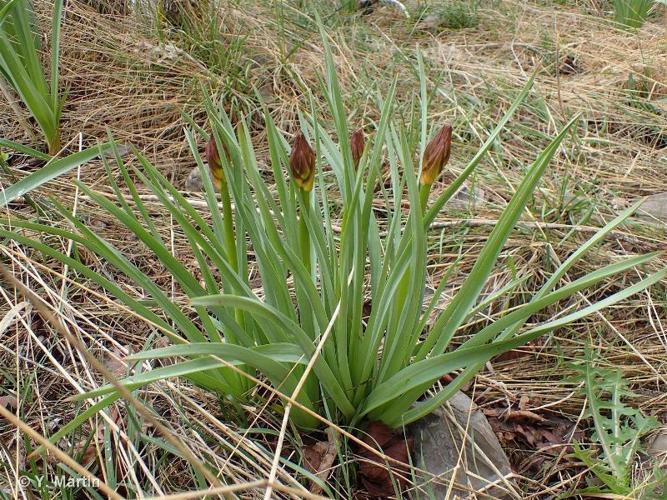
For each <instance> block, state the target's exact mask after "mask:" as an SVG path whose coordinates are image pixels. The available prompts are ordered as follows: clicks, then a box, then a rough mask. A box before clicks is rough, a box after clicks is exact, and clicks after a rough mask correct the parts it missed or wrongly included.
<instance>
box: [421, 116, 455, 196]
mask: <svg viewBox="0 0 667 500" xmlns="http://www.w3.org/2000/svg"><path fill="white" fill-rule="evenodd" d="M451 149H452V126H451V125H445V126H444V127H442V128H441V129H440V131H439V132H438V133H437V134H436V136H435V137H434V138H433V139H432V140H431V142H429V143H428V145H427V146H426V149H425V150H424V161H423V162H422V173H421V177H420V179H419V183H420V184H422V185H429V186H430V185H431V184H433V183H434V182H435V180H436V179H437V178H438V175H440V172H442V168H443V167H444V166H445V165H446V164H447V162H448V161H449V154H450V152H451Z"/></svg>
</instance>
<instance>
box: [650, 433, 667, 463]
mask: <svg viewBox="0 0 667 500" xmlns="http://www.w3.org/2000/svg"><path fill="white" fill-rule="evenodd" d="M646 453H647V454H648V455H649V456H650V457H651V459H652V460H654V461H655V463H656V464H657V465H658V467H661V468H667V426H664V427H663V428H662V429H660V430H659V431H658V432H656V433H655V434H653V436H652V437H651V439H650V441H649V442H648V445H647V446H646Z"/></svg>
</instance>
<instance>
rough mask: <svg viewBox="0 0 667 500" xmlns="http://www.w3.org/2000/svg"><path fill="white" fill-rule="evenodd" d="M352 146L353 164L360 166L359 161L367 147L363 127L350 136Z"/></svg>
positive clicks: (355, 166)
mask: <svg viewBox="0 0 667 500" xmlns="http://www.w3.org/2000/svg"><path fill="white" fill-rule="evenodd" d="M350 148H351V149H352V164H353V165H354V168H357V167H358V166H359V161H360V160H361V157H362V155H363V154H364V149H365V148H366V139H365V138H364V131H363V129H359V130H357V131H356V132H355V133H354V134H352V136H351V137H350Z"/></svg>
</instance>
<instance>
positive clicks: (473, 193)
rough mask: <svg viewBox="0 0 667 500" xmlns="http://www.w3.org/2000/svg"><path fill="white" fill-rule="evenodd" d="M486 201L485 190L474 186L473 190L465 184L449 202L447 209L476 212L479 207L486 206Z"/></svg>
mask: <svg viewBox="0 0 667 500" xmlns="http://www.w3.org/2000/svg"><path fill="white" fill-rule="evenodd" d="M485 201H486V193H485V192H484V190H483V189H481V188H479V187H477V186H473V188H472V189H470V187H469V186H468V183H465V184H463V186H461V189H459V190H458V191H457V192H456V194H455V195H454V196H452V198H451V199H450V200H449V202H448V203H447V205H446V207H447V208H454V209H457V210H468V209H471V210H474V209H475V208H477V207H478V206H479V205H484V202H485Z"/></svg>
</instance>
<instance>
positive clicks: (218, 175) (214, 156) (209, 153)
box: [206, 135, 225, 191]
mask: <svg viewBox="0 0 667 500" xmlns="http://www.w3.org/2000/svg"><path fill="white" fill-rule="evenodd" d="M206 160H207V161H208V168H209V170H210V171H211V180H212V181H213V185H214V186H215V189H217V190H218V191H220V189H221V188H222V179H223V178H224V175H225V173H224V171H223V170H222V163H221V162H220V155H219V154H218V147H217V145H216V143H215V137H214V136H213V135H211V138H210V139H209V140H208V143H207V144H206Z"/></svg>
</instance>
